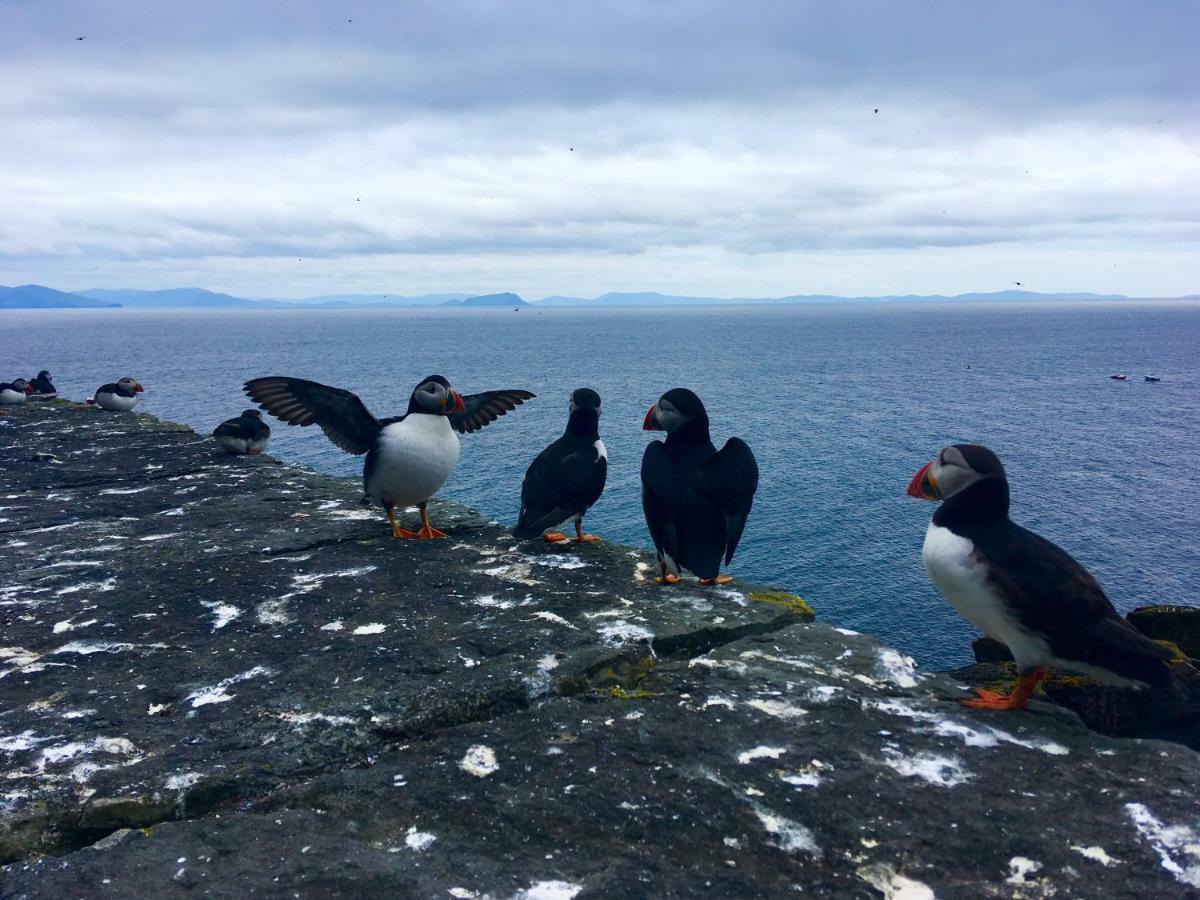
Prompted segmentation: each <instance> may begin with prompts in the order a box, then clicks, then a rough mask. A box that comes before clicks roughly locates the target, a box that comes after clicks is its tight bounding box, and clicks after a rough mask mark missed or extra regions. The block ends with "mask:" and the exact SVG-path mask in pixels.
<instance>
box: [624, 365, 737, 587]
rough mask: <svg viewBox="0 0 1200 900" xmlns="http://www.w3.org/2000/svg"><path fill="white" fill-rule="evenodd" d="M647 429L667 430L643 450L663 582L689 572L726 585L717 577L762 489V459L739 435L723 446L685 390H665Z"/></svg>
mask: <svg viewBox="0 0 1200 900" xmlns="http://www.w3.org/2000/svg"><path fill="white" fill-rule="evenodd" d="M642 429H643V430H645V431H665V432H666V433H667V439H666V440H665V441H654V442H653V443H651V444H650V445H649V446H648V447H646V452H645V453H644V454H643V455H642V510H643V512H645V514H646V525H647V526H649V528H650V537H651V538H652V539H653V541H654V548H655V550H657V552H658V562H659V568H660V570H661V573H660V575H659V578H658V581H660V582H661V583H663V584H677V583H678V582H679V580H680V579H679V570H680V569H681V568H682V569H687V570H688V571H690V572H692V573H693V574H695V575H696V576H697V577H699V579H700V583H701V584H725V583H727V582H729V581H732V580H733V579H732V578H730V576H728V575H720V574H718V573H719V572H720V569H721V560H722V559H724V560H725V564H726V565H728V564H729V562H730V560H732V559H733V552H734V551H735V550H736V549H737V545H738V541H739V540H741V537H742V531H743V529H744V528H745V527H746V518H747V517H748V516H749V515H750V506H751V504H752V503H753V502H754V492H755V491H757V490H758V463H756V462H755V460H754V454H753V453H751V452H750V447H749V446H747V444H746V442H745V441H743V440H742V439H741V438H736V437H733V438H730V439H729V440H728V441H726V442H725V446H724V447H722V448H721V450H720V451H718V450H717V449H716V448H715V447H714V446H713V442H712V439H711V438H710V437H709V436H708V414H707V413H706V412H705V411H704V404H703V403H701V402H700V398H699V397H697V396H696V395H695V394H693V393H692V392H691V391H689V390H687V389H686V388H674V389H673V390H669V391H667V392H666V393H665V394H663V395H662V397H661V398H660V399H659V401H658V402H657V403H655V404H654V405H653V406H651V407H650V410H649V411H648V412H647V413H646V419H645V421H644V422H643V423H642Z"/></svg>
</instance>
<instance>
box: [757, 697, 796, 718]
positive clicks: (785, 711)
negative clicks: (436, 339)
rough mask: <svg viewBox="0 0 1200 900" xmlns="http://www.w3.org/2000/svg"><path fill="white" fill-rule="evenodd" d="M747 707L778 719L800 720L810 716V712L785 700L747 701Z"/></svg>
mask: <svg viewBox="0 0 1200 900" xmlns="http://www.w3.org/2000/svg"><path fill="white" fill-rule="evenodd" d="M746 706H749V707H750V708H751V709H757V710H758V711H759V712H763V713H766V714H767V715H768V716H774V717H775V718H776V719H799V718H800V717H802V716H807V715H808V710H807V709H803V708H801V707H799V706H793V705H792V704H791V703H788V702H787V701H785V700H747V701H746Z"/></svg>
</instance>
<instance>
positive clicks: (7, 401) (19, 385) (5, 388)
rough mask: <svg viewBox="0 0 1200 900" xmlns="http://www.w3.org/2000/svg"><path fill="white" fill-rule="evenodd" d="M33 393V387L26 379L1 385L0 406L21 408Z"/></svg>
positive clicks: (14, 380) (18, 379)
mask: <svg viewBox="0 0 1200 900" xmlns="http://www.w3.org/2000/svg"><path fill="white" fill-rule="evenodd" d="M32 393H33V387H32V386H30V384H29V382H28V381H26V380H25V379H24V378H14V379H13V380H12V381H11V382H10V383H8V384H0V406H19V405H21V404H22V403H24V402H25V401H26V399H28V397H29V395H30V394H32Z"/></svg>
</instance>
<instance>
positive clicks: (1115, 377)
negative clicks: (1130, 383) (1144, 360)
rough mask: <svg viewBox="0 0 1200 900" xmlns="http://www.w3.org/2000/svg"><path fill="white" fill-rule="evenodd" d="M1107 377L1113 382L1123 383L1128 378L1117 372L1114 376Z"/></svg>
mask: <svg viewBox="0 0 1200 900" xmlns="http://www.w3.org/2000/svg"><path fill="white" fill-rule="evenodd" d="M1108 377H1109V378H1111V379H1112V380H1113V381H1125V380H1127V379H1128V378H1129V376H1128V375H1126V374H1125V373H1124V372H1118V373H1117V374H1116V375H1109V376H1108Z"/></svg>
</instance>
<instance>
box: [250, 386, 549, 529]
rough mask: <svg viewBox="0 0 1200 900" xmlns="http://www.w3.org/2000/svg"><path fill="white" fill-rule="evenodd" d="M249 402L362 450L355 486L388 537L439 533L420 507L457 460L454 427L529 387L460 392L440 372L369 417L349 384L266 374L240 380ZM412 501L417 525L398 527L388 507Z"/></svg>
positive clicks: (473, 427)
mask: <svg viewBox="0 0 1200 900" xmlns="http://www.w3.org/2000/svg"><path fill="white" fill-rule="evenodd" d="M245 390H246V393H247V394H248V395H249V396H250V399H252V400H253V401H254V402H255V403H257V404H258V405H259V406H261V407H262V408H263V409H265V410H266V411H267V412H269V413H270V414H271V415H273V416H275V417H276V418H279V419H282V420H283V421H284V422H287V423H288V424H289V425H320V426H321V430H322V431H324V432H325V435H326V437H328V438H329V439H330V440H331V441H333V442H334V443H335V444H336V445H337V446H338V447H340V448H341V449H343V450H345V451H346V452H347V453H354V454H361V453H365V454H367V459H366V463H365V464H364V465H363V490H364V492H365V493H366V495H367V497H368V498H371V499H374V500H376V501H378V502H379V504H380V505H381V506H383V508H384V511H385V512H386V513H387V517H388V521H389V522H390V523H391V525H392V536H393V537H396V538H421V539H427V538H435V537H446V534H445V532H442V531H438V530H437V529H436V528H434V527H432V526H431V525H430V524H429V518H428V516H427V515H426V512H425V507H426V504H427V503H428V502H429V500H430V498H431V497H433V495H434V494H436V493H437V491H438V489H439V488H440V487H441V486H442V485H443V484H444V483H445V481H446V479H447V478H449V477H450V473H451V471H453V469H454V465H455V463H457V462H458V449H459V448H458V434H457V433H456V432H462V433H470V432H472V431H478V430H479V429H480V428H483V427H484V426H485V425H488V424H489V423H491V422H494V421H496V419H497V418H499V417H500V416H503V415H505V414H506V413H508V411H509V410H512V409H516V408H517V407H518V406H519V405H520V404H522V403H524V402H525V401H526V400H529V399H532V398H533V397H534V394H531V393H530V392H529V391H519V390H503V391H485V392H483V393H482V394H469V395H467V396H465V397H464V396H463V395H461V394H459V393H458V391H455V390H453V389H452V388H451V387H450V382H448V381H447V380H446V379H445V378H443V377H442V376H441V375H431V376H429V377H428V378H426V379H425V380H424V381H422V382H421V383H420V384H418V385H417V387H416V388H415V389H414V390H413V392H412V395H411V396H410V397H409V400H408V411H407V412H406V413H405V414H404V415H402V416H396V417H394V418H390V419H376V418H375V417H374V416H373V415H371V413H370V412H369V411H368V410H367V407H366V406H365V405H364V404H363V402H362V400H360V399H359V398H358V396H357V395H355V394H352V393H351V392H350V391H346V390H342V389H341V388H335V387H329V386H328V385H324V384H319V383H317V382H315V381H305V380H304V379H302V378H285V377H280V376H271V377H268V378H255V379H254V380H253V381H247V382H246V384H245ZM409 506H416V507H417V509H418V510H420V513H421V530H420V531H409V530H408V529H405V528H401V527H400V525H399V524H398V523H397V522H396V517H395V515H394V513H393V510H395V508H396V507H400V508H401V509H404V508H405V507H409Z"/></svg>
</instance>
